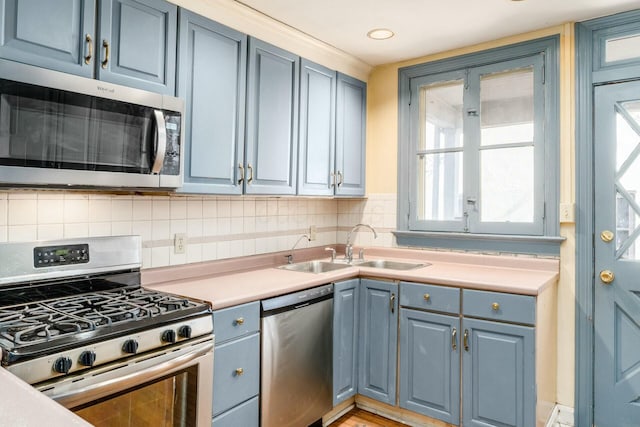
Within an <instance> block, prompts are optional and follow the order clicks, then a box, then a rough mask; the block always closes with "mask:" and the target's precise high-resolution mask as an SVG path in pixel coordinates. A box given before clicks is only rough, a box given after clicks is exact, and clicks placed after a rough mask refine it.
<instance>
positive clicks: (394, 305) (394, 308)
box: [389, 294, 396, 313]
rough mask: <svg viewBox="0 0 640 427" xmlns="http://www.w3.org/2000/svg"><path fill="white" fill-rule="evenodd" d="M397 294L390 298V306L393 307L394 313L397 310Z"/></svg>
mask: <svg viewBox="0 0 640 427" xmlns="http://www.w3.org/2000/svg"><path fill="white" fill-rule="evenodd" d="M395 302H396V294H391V298H390V299H389V308H390V309H391V312H392V313H395V312H396V304H395Z"/></svg>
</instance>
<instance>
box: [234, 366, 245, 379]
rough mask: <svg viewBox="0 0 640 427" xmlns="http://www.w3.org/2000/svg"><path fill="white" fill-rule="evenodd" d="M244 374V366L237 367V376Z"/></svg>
mask: <svg viewBox="0 0 640 427" xmlns="http://www.w3.org/2000/svg"><path fill="white" fill-rule="evenodd" d="M242 374H244V369H242V368H238V369H236V377H239V376H240V375H242Z"/></svg>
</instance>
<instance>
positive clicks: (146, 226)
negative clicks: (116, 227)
mask: <svg viewBox="0 0 640 427" xmlns="http://www.w3.org/2000/svg"><path fill="white" fill-rule="evenodd" d="M131 234H134V235H138V236H140V238H141V239H142V241H143V242H150V241H151V240H153V221H133V222H132V223H131Z"/></svg>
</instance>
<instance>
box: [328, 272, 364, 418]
mask: <svg viewBox="0 0 640 427" xmlns="http://www.w3.org/2000/svg"><path fill="white" fill-rule="evenodd" d="M359 291H360V279H351V280H346V281H344V282H338V283H335V284H334V287H333V405H334V406H335V405H337V404H338V403H340V402H343V401H344V400H346V399H348V398H349V397H352V396H354V395H355V394H356V392H357V390H358V323H359V322H358V317H359V313H360V310H359V304H360V298H359V295H360V292H359Z"/></svg>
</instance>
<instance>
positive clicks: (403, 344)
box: [400, 308, 460, 425]
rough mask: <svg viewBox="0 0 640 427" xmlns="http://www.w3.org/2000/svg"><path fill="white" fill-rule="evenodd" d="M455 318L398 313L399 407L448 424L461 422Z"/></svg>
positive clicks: (456, 323)
mask: <svg viewBox="0 0 640 427" xmlns="http://www.w3.org/2000/svg"><path fill="white" fill-rule="evenodd" d="M459 326H460V319H459V318H458V317H457V316H447V315H442V314H435V313H427V312H424V311H417V310H408V309H404V308H403V309H401V310H400V407H401V408H405V409H409V410H411V411H414V412H418V413H420V414H424V415H427V416H429V417H432V418H437V419H439V420H442V421H445V422H447V423H449V424H456V425H457V424H458V423H459V421H460V346H459V337H458V330H459Z"/></svg>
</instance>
